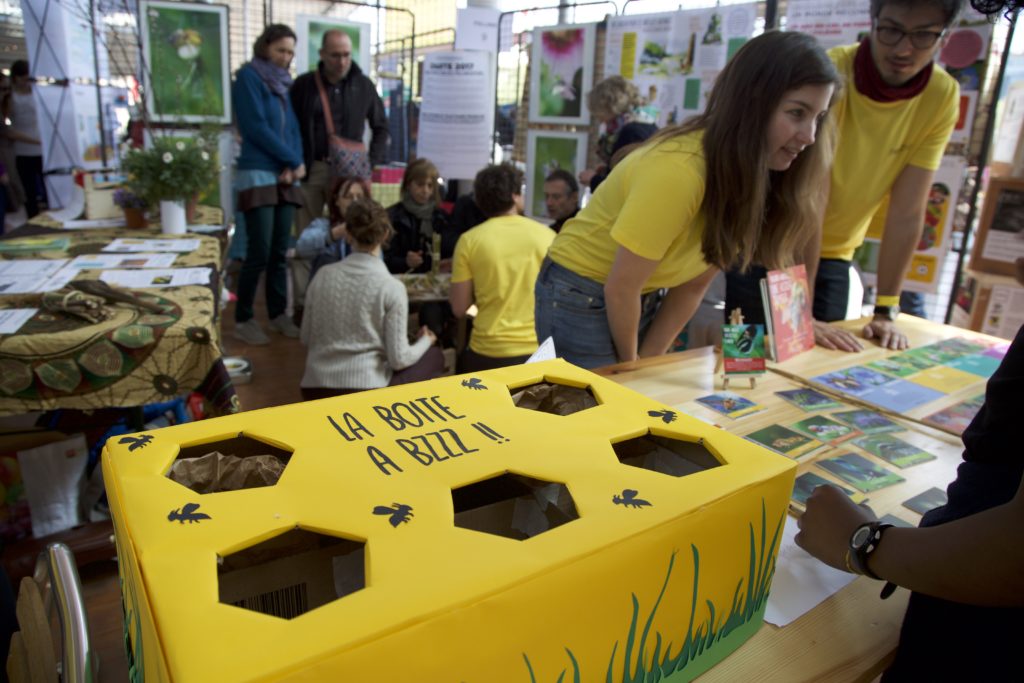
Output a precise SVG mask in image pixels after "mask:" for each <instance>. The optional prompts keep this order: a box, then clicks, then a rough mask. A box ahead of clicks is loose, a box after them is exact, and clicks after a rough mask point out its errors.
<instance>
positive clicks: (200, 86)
mask: <svg viewBox="0 0 1024 683" xmlns="http://www.w3.org/2000/svg"><path fill="white" fill-rule="evenodd" d="M139 17H140V20H141V24H142V54H143V56H144V58H145V64H144V69H143V71H144V74H145V87H146V107H147V109H148V110H149V115H150V117H151V119H152V120H153V121H166V122H176V123H199V122H210V123H230V122H231V98H230V96H229V94H228V93H229V90H228V89H229V88H230V87H231V77H230V75H229V73H228V33H227V26H228V8H227V7H226V6H225V5H207V4H198V3H189V2H163V1H159V0H141V2H140V3H139Z"/></svg>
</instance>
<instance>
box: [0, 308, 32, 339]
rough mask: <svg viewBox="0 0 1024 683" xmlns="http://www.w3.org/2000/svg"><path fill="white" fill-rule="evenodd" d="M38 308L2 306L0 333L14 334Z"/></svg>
mask: <svg viewBox="0 0 1024 683" xmlns="http://www.w3.org/2000/svg"><path fill="white" fill-rule="evenodd" d="M38 310H39V309H38V308H0V334H14V333H15V332H17V331H18V330H20V329H21V326H22V325H24V324H25V322H26V321H27V320H28V319H29V318H31V317H32V316H34V315H35V314H36V312H37V311H38Z"/></svg>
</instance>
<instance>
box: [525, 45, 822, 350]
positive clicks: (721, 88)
mask: <svg viewBox="0 0 1024 683" xmlns="http://www.w3.org/2000/svg"><path fill="white" fill-rule="evenodd" d="M839 84H840V80H839V75H838V73H837V72H836V70H835V67H834V66H833V65H832V62H831V60H829V58H828V56H827V55H826V54H825V52H824V50H822V49H821V47H819V45H818V43H817V41H816V40H815V39H814V38H813V37H811V36H808V35H805V34H801V33H795V32H785V33H783V32H777V31H772V32H769V33H765V34H762V35H760V36H758V37H757V38H754V39H753V40H751V41H749V42H748V43H747V44H746V45H744V46H743V47H742V48H741V49H740V50H739V51H738V52H737V53H736V55H735V56H734V57H733V58H732V60H731V61H730V62H729V64H728V65H727V66H726V67H725V69H724V70H723V71H722V72H721V74H720V75H719V76H718V79H717V80H716V82H715V85H714V87H713V88H712V90H711V93H710V95H709V96H708V101H707V108H706V109H705V111H704V112H703V113H702V114H699V115H698V116H696V117H694V118H692V119H690V120H689V121H687V122H686V123H684V124H682V125H680V126H672V127H669V128H665V129H663V130H661V131H660V132H659V133H657V134H656V135H655V136H654V137H652V138H651V139H650V140H649V141H648V142H647V143H645V144H644V145H643V146H642V147H640V148H638V149H637V150H636V151H634V152H633V153H631V154H629V155H628V156H627V157H626V158H625V159H623V160H622V161H621V162H620V163H619V164H618V165H617V166H616V167H615V169H614V170H613V171H612V173H611V174H610V175H609V176H608V179H607V180H605V181H604V182H603V183H602V184H601V186H600V187H599V188H598V190H597V192H596V193H595V194H594V196H593V198H592V199H591V201H590V203H589V204H588V205H587V206H586V208H584V209H583V210H582V211H581V212H580V213H579V214H577V216H576V217H575V218H573V219H571V220H569V221H568V222H567V223H566V224H565V227H564V228H563V229H562V231H561V232H560V233H559V234H558V236H557V237H556V238H555V241H554V243H553V244H552V246H551V249H550V251H549V252H548V258H547V259H546V260H545V262H544V265H543V266H542V268H541V272H540V275H539V276H538V277H537V284H536V289H535V303H536V314H535V324H536V328H537V339H538V340H541V341H543V340H544V339H546V338H547V337H553V338H554V341H555V350H556V352H557V353H558V355H559V356H561V357H563V358H565V359H566V360H568V361H570V362H572V363H575V364H577V365H580V366H582V367H588V368H592V367H598V366H601V365H608V364H611V363H616V362H621V361H629V360H634V359H636V358H637V357H644V356H654V355H658V354H662V353H665V351H666V350H667V349H668V347H669V344H670V343H671V341H672V340H673V339H675V337H676V336H677V335H678V334H679V331H680V330H681V329H682V328H683V325H685V324H686V322H687V321H688V320H689V319H690V316H691V315H693V312H694V311H695V310H696V308H697V306H698V304H699V303H700V300H701V297H702V296H703V294H704V291H705V289H706V288H707V286H708V284H709V283H710V282H711V279H712V278H713V277H714V275H715V273H716V272H717V271H718V270H719V269H727V268H731V267H733V266H738V267H740V268H746V267H747V266H749V265H750V263H752V262H757V263H766V264H770V267H773V268H777V267H782V266H785V265H790V262H791V260H792V257H793V255H794V254H797V253H799V252H800V250H801V248H802V246H803V244H804V243H805V242H806V241H807V240H810V239H813V238H814V236H815V234H816V230H817V221H816V217H817V216H818V215H819V213H820V202H821V198H822V197H823V196H824V192H823V191H822V190H823V185H824V183H825V181H826V180H827V168H828V163H829V160H830V156H831V146H830V145H829V144H817V145H815V144H814V141H815V137H816V135H817V133H818V128H819V126H820V125H821V124H822V123H823V121H824V119H825V117H826V114H827V112H828V106H829V104H830V102H831V100H832V97H833V95H834V94H835V90H836V88H838V87H839ZM805 149H806V151H805ZM666 290H667V291H666ZM662 293H663V294H664V296H662Z"/></svg>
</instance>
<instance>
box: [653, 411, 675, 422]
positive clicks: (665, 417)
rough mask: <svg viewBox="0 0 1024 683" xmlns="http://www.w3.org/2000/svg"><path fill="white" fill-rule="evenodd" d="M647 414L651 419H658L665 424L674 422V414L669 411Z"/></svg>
mask: <svg viewBox="0 0 1024 683" xmlns="http://www.w3.org/2000/svg"><path fill="white" fill-rule="evenodd" d="M647 414H648V415H650V416H651V417H660V418H661V421H662V422H664V423H665V424H668V423H669V422H675V421H676V414H675V413H674V412H672V411H671V410H648V411H647Z"/></svg>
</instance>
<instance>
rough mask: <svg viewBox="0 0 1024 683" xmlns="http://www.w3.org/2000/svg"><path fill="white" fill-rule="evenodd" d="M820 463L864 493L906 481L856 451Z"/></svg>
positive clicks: (819, 463) (819, 462)
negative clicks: (855, 452)
mask: <svg viewBox="0 0 1024 683" xmlns="http://www.w3.org/2000/svg"><path fill="white" fill-rule="evenodd" d="M818 465H819V466H820V467H822V468H824V469H825V470H827V471H829V472H831V473H832V474H834V475H836V476H837V477H839V478H840V479H842V480H843V481H845V482H846V483H848V484H849V485H850V486H852V487H853V488H855V489H857V490H858V491H863V492H864V493H871V492H872V491H877V490H878V489H884V488H885V487H887V486H892V485H893V484H899V483H902V482H904V481H906V480H905V479H904V478H903V477H901V476H900V475H898V474H896V473H895V472H890V471H889V470H887V469H885V468H884V467H881V466H879V465H876V464H875V463H873V462H871V461H870V460H868V459H867V458H865V457H862V456H860V455H856V454H854V453H846V454H844V455H839V456H836V457H834V458H828V459H827V460H820V461H818Z"/></svg>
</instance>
